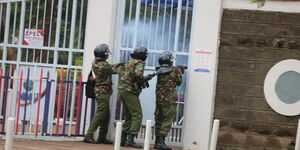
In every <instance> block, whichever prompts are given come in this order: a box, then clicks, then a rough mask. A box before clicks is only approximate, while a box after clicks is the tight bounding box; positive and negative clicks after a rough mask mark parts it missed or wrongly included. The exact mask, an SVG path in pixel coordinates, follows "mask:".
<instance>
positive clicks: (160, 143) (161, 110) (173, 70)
mask: <svg viewBox="0 0 300 150" xmlns="http://www.w3.org/2000/svg"><path fill="white" fill-rule="evenodd" d="M158 62H159V65H160V67H158V68H156V69H157V74H158V75H157V84H156V110H155V135H156V139H155V145H154V148H156V149H162V150H171V148H170V147H168V146H167V145H166V144H165V137H166V136H167V134H168V133H169V131H170V128H171V125H172V122H173V119H174V116H175V114H176V100H177V97H176V86H179V85H180V84H181V81H182V72H183V69H182V68H181V67H174V66H173V57H172V53H170V52H164V53H162V54H161V55H160V57H159V60H158Z"/></svg>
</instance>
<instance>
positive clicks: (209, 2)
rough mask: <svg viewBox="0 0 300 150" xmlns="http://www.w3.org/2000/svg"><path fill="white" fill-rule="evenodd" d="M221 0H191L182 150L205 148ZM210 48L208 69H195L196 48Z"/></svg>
mask: <svg viewBox="0 0 300 150" xmlns="http://www.w3.org/2000/svg"><path fill="white" fill-rule="evenodd" d="M221 6H222V0H196V1H194V10H193V24H192V37H191V42H192V43H191V49H190V51H191V54H190V65H189V79H188V91H187V98H188V99H187V103H186V109H185V128H184V143H183V144H184V149H186V150H188V149H190V150H208V149H209V137H210V133H211V131H210V130H211V124H212V119H213V110H214V95H215V87H216V76H217V65H218V64H217V60H218V59H217V58H218V47H219V29H220V21H221V13H222V10H221ZM201 49H210V50H211V51H212V57H211V60H210V65H211V72H210V73H202V72H195V71H194V69H195V67H196V66H195V65H197V63H198V62H197V61H196V60H197V59H196V57H197V55H195V51H196V50H201Z"/></svg>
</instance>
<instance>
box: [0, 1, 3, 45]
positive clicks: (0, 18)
mask: <svg viewBox="0 0 300 150" xmlns="http://www.w3.org/2000/svg"><path fill="white" fill-rule="evenodd" d="M2 11H3V4H1V5H0V20H2V16H3V12H2ZM1 31H2V26H0V33H2V32H1ZM1 38H2V37H1V35H0V41H1Z"/></svg>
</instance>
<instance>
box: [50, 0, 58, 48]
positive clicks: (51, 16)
mask: <svg viewBox="0 0 300 150" xmlns="http://www.w3.org/2000/svg"><path fill="white" fill-rule="evenodd" d="M53 5H54V0H52V3H51V13H50V14H51V15H50V26H49V38H48V47H50V43H51V33H52V18H53V7H54V6H53ZM57 15H59V14H57ZM60 19H61V18H59V20H58V22H60ZM58 22H57V23H58ZM59 26H60V25H59ZM56 28H57V26H56ZM56 34H57V32H56Z"/></svg>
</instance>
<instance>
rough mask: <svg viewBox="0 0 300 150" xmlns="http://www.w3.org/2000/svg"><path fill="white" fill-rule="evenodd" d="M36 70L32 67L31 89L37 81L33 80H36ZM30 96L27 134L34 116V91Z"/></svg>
mask: <svg viewBox="0 0 300 150" xmlns="http://www.w3.org/2000/svg"><path fill="white" fill-rule="evenodd" d="M36 70H37V67H36V66H34V69H33V79H34V80H32V87H34V86H35V82H37V80H35V79H36ZM31 94H32V97H31V106H30V114H29V120H30V123H29V133H31V130H32V125H33V124H34V119H33V118H34V117H33V115H34V94H35V93H34V90H32V92H31Z"/></svg>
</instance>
